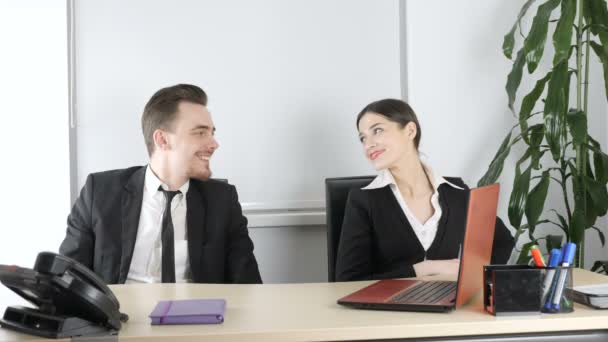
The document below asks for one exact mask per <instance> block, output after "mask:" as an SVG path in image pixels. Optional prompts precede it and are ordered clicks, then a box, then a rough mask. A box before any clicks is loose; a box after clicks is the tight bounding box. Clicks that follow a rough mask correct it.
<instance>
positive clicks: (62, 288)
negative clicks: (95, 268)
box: [0, 252, 129, 338]
mask: <svg viewBox="0 0 608 342" xmlns="http://www.w3.org/2000/svg"><path fill="white" fill-rule="evenodd" d="M0 282H1V283H2V284H4V285H5V286H6V287H8V288H9V289H11V290H12V291H14V292H15V293H17V294H18V295H20V296H21V297H23V298H25V299H26V300H27V301H29V302H30V303H32V304H34V305H36V306H37V307H38V308H37V309H33V308H26V307H17V306H14V307H13V306H11V307H8V308H7V309H6V311H5V312H4V316H3V318H2V319H1V320H0V326H2V327H4V328H7V329H12V330H17V331H19V332H24V333H28V334H33V335H38V336H43V337H51V338H65V337H73V336H89V335H100V334H117V333H118V330H120V328H121V326H122V322H126V321H127V320H128V319H129V318H128V316H127V315H125V314H122V313H120V311H119V309H120V304H119V303H118V300H117V299H116V297H115V296H114V294H113V293H112V290H110V288H109V287H108V286H107V285H106V284H105V283H104V282H103V280H101V278H99V277H98V276H97V275H96V274H95V273H93V272H92V271H91V270H89V269H88V268H87V267H85V266H84V265H82V264H80V263H78V262H77V261H75V260H73V259H71V258H68V257H66V256H64V255H59V254H56V253H52V252H41V253H39V254H38V257H37V258H36V263H35V265H34V268H33V269H29V268H22V267H18V266H13V265H10V266H9V265H0Z"/></svg>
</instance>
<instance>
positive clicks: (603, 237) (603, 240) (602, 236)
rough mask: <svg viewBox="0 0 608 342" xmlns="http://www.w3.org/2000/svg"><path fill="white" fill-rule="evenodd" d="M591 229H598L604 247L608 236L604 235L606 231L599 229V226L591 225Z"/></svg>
mask: <svg viewBox="0 0 608 342" xmlns="http://www.w3.org/2000/svg"><path fill="white" fill-rule="evenodd" d="M591 229H595V230H596V231H597V234H598V235H599V237H600V242H601V243H602V247H604V245H605V244H606V237H605V236H604V233H603V232H602V231H601V230H599V228H598V227H591Z"/></svg>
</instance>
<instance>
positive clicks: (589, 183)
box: [583, 176, 608, 224]
mask: <svg viewBox="0 0 608 342" xmlns="http://www.w3.org/2000/svg"><path fill="white" fill-rule="evenodd" d="M583 180H584V181H585V187H586V189H587V192H588V193H589V196H590V197H591V200H592V201H593V209H594V211H595V214H596V215H597V216H598V217H602V216H604V215H606V212H607V211H608V189H607V188H606V184H602V183H600V182H598V181H596V180H595V179H593V178H591V177H588V176H585V177H583ZM592 224H593V223H592Z"/></svg>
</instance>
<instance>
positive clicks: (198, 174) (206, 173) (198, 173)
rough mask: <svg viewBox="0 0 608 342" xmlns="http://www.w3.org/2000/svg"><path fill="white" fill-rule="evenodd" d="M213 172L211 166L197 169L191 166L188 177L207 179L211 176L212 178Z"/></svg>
mask: <svg viewBox="0 0 608 342" xmlns="http://www.w3.org/2000/svg"><path fill="white" fill-rule="evenodd" d="M211 174H212V173H211V168H209V166H207V167H204V168H196V169H195V168H191V169H190V170H189V172H188V177H189V178H192V179H197V180H200V181H207V180H209V178H211Z"/></svg>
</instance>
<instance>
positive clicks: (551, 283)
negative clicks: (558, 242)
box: [544, 249, 562, 311]
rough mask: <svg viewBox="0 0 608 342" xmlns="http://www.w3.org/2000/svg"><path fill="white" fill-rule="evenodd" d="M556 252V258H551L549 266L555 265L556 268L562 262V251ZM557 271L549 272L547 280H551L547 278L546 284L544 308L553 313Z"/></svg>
mask: <svg viewBox="0 0 608 342" xmlns="http://www.w3.org/2000/svg"><path fill="white" fill-rule="evenodd" d="M554 250H556V251H557V253H555V257H551V260H549V265H553V267H556V266H557V265H559V263H560V262H561V261H562V251H561V250H560V249H554ZM551 254H552V255H554V254H553V251H551ZM549 271H551V273H549ZM555 271H556V270H555V269H552V270H548V271H547V278H549V280H547V278H545V284H546V285H547V288H546V289H544V292H546V293H547V297H546V298H545V306H544V308H545V310H547V311H551V300H552V299H553V294H554V293H555V288H556V287H557V277H556V276H555Z"/></svg>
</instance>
